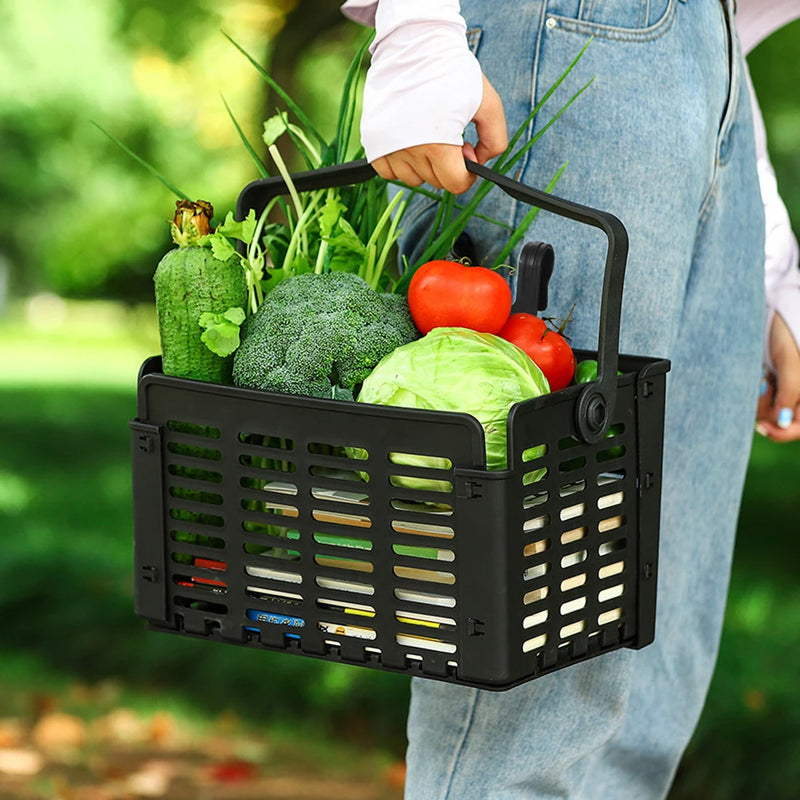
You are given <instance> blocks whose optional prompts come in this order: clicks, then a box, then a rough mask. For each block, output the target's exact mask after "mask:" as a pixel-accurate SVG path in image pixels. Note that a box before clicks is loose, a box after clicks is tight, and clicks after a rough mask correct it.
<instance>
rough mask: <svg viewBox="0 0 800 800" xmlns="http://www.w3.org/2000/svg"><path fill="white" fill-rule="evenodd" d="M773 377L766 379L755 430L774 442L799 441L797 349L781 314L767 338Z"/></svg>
mask: <svg viewBox="0 0 800 800" xmlns="http://www.w3.org/2000/svg"><path fill="white" fill-rule="evenodd" d="M769 347H770V355H771V356H772V363H773V364H774V365H775V374H774V375H771V376H769V377H768V378H765V384H764V385H762V393H761V398H760V399H759V401H758V411H757V413H756V430H757V431H758V432H759V433H760V434H762V435H763V436H767V437H769V438H770V439H772V440H773V441H776V442H790V441H794V440H797V439H800V349H798V346H797V343H796V342H795V340H794V337H793V336H792V332H791V330H790V329H789V326H788V325H787V324H786V322H785V321H784V319H783V317H781V315H780V314H775V316H774V317H773V322H772V327H771V329H770V335H769Z"/></svg>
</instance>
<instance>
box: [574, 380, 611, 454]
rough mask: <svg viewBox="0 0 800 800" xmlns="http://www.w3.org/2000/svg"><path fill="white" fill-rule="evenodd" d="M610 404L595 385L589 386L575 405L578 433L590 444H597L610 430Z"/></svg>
mask: <svg viewBox="0 0 800 800" xmlns="http://www.w3.org/2000/svg"><path fill="white" fill-rule="evenodd" d="M608 422H609V418H608V404H607V403H606V399H605V397H603V395H602V394H600V392H598V391H597V390H596V389H595V388H594V387H593V386H587V387H586V388H585V389H584V391H583V392H582V393H581V395H580V397H579V398H578V402H577V403H576V405H575V424H576V425H577V426H578V433H579V435H580V436H581V438H582V439H583V440H584V441H585V442H587V443H588V444H596V443H597V442H599V441H600V440H601V439H602V438H603V437H604V436H605V434H606V431H607V430H608Z"/></svg>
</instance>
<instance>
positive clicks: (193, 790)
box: [0, 698, 403, 800]
mask: <svg viewBox="0 0 800 800" xmlns="http://www.w3.org/2000/svg"><path fill="white" fill-rule="evenodd" d="M33 706H34V711H33V713H32V714H31V715H30V717H29V718H27V719H20V718H14V717H5V718H0V798H2V800H140V799H143V798H166V799H167V800H322V798H325V800H401V798H402V784H403V765H402V763H395V764H392V763H391V762H389V761H387V760H386V759H385V758H380V757H379V756H376V755H374V754H370V753H362V754H359V753H358V752H357V751H355V750H352V749H345V748H343V749H342V751H341V753H340V754H339V756H340V758H339V761H338V763H333V762H334V761H335V760H336V758H337V753H338V751H334V750H333V749H326V751H325V754H324V756H323V757H322V758H318V757H315V755H314V750H315V749H318V746H317V745H315V743H313V742H310V741H309V742H308V747H307V748H305V749H303V746H302V745H298V743H297V742H298V741H302V740H297V741H295V742H294V743H289V742H288V741H286V740H277V739H276V740H273V739H271V738H270V737H269V734H262V733H258V734H254V733H253V732H252V731H247V730H245V728H244V726H242V725H241V724H240V723H239V722H238V721H237V720H235V719H232V718H230V717H223V718H220V719H219V720H217V721H215V723H214V724H213V725H211V726H197V725H192V724H189V723H185V722H180V721H179V720H177V719H175V718H174V717H172V716H171V715H169V714H167V713H163V712H157V713H154V714H151V715H146V714H142V713H139V712H137V711H135V710H133V709H131V708H126V707H124V706H120V707H115V708H113V709H111V710H108V711H106V712H105V713H102V714H100V715H96V716H92V717H90V716H89V715H83V716H82V715H80V714H76V713H67V712H64V711H62V710H59V708H58V707H57V703H56V702H54V700H53V698H50V699H49V700H48V701H46V702H44V703H42V702H41V701H40V700H39V701H36V700H34V701H33ZM323 762H327V763H323Z"/></svg>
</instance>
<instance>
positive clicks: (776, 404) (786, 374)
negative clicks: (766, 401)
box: [772, 348, 800, 428]
mask: <svg viewBox="0 0 800 800" xmlns="http://www.w3.org/2000/svg"><path fill="white" fill-rule="evenodd" d="M773 362H774V364H775V380H776V387H775V396H774V397H773V399H772V408H773V420H772V421H773V422H774V423H775V424H776V425H777V426H778V427H779V428H788V427H789V426H790V425H791V424H792V423H793V422H794V421H795V418H796V417H797V414H798V408H797V407H798V404H800V354H798V353H797V350H796V349H795V352H791V350H789V349H788V348H787V349H781V350H779V351H778V352H776V353H774V354H773Z"/></svg>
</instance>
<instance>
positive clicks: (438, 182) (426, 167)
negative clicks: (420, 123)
mask: <svg viewBox="0 0 800 800" xmlns="http://www.w3.org/2000/svg"><path fill="white" fill-rule="evenodd" d="M472 121H473V122H474V123H475V129H476V130H477V132H478V144H477V146H476V147H474V148H473V146H472V145H471V144H469V143H467V144H464V145H463V146H458V145H453V144H420V145H416V146H414V147H407V148H405V149H404V150H396V151H395V152H394V153H389V154H388V155H386V156H382V157H381V158H376V159H375V160H374V161H373V162H372V166H373V167H374V169H375V171H376V172H377V173H378V175H380V176H381V177H382V178H386V179H387V180H398V181H402V182H403V183H405V184H406V185H407V186H419V185H421V184H423V183H429V184H430V185H431V186H434V187H435V188H437V189H446V190H447V191H448V192H452V193H453V194H461V193H462V192H466V191H467V189H469V187H470V186H472V184H473V183H474V182H475V176H474V175H473V174H472V173H471V172H468V171H467V168H466V166H465V164H464V159H465V158H469V159H470V160H472V161H478V162H480V163H481V164H484V163H486V162H487V161H488V160H489V159H490V158H494V157H495V156H498V155H500V153H502V152H503V151H504V150H505V149H506V147H508V131H507V129H506V117H505V113H504V112H503V102H502V100H500V96H499V95H498V94H497V92H496V91H495V90H494V87H493V86H492V84H491V83H489V81H488V80H487V78H486V76H485V75H484V76H483V99H482V100H481V104H480V106H479V107H478V110H477V111H476V112H475V116H474V117H473V119H472Z"/></svg>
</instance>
